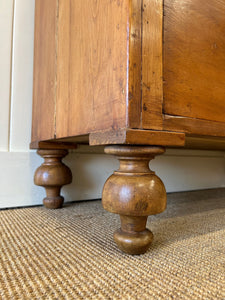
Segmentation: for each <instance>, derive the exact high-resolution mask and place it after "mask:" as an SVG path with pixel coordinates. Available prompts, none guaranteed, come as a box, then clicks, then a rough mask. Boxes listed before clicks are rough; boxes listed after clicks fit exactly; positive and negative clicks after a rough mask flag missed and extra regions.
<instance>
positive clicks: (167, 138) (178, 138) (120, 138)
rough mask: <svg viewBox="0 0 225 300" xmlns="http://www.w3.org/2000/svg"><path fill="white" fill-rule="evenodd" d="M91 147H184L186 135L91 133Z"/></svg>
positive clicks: (134, 131) (136, 131) (128, 131)
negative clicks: (120, 145)
mask: <svg viewBox="0 0 225 300" xmlns="http://www.w3.org/2000/svg"><path fill="white" fill-rule="evenodd" d="M89 143H90V145H92V146H94V145H108V144H131V145H158V146H177V147H179V146H184V144H185V135H184V134H183V133H179V132H169V131H156V130H137V129H135V130H134V129H121V130H118V131H113V130H111V131H101V132H95V133H91V134H90V136H89Z"/></svg>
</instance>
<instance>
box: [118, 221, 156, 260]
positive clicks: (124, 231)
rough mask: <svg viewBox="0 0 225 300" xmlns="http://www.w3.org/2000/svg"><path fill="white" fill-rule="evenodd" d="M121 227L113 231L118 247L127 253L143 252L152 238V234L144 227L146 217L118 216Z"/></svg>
mask: <svg viewBox="0 0 225 300" xmlns="http://www.w3.org/2000/svg"><path fill="white" fill-rule="evenodd" d="M120 219H121V228H120V229H118V230H117V231H116V232H115V233H114V241H115V242H116V244H117V246H118V248H119V249H120V250H121V251H123V252H125V253H128V254H142V253H145V252H146V251H147V250H148V248H149V246H150V245H151V243H152V240H153V234H152V232H151V231H150V230H148V229H147V228H146V222H147V217H128V216H120Z"/></svg>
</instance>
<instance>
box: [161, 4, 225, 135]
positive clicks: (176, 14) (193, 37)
mask: <svg viewBox="0 0 225 300" xmlns="http://www.w3.org/2000/svg"><path fill="white" fill-rule="evenodd" d="M224 16H225V1H221V0H210V1H208V0H207V1H206V0H182V1H177V0H165V1H164V80H165V84H164V112H165V113H166V114H169V115H174V116H175V115H177V116H182V117H190V118H198V119H205V120H210V121H217V122H225V80H224V79H225V18H224ZM193 121H194V120H193ZM193 129H194V126H193ZM193 133H194V132H193Z"/></svg>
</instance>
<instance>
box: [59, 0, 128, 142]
mask: <svg viewBox="0 0 225 300" xmlns="http://www.w3.org/2000/svg"><path fill="white" fill-rule="evenodd" d="M128 37H129V1H128V0H126V1H125V0H124V1H115V0H113V1H90V0H82V1H81V0H79V1H78V0H71V1H64V0H59V32H58V58H57V62H58V73H57V103H56V136H57V138H63V137H69V136H76V135H82V134H87V133H89V132H93V131H99V130H105V129H117V128H124V127H126V124H127V101H128V95H127V94H128V79H127V77H128V76H127V73H128V72H127V69H128V55H129V54H128V46H129V38H128Z"/></svg>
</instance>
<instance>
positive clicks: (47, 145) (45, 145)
mask: <svg viewBox="0 0 225 300" xmlns="http://www.w3.org/2000/svg"><path fill="white" fill-rule="evenodd" d="M76 148H77V145H76V144H74V143H67V142H64V143H63V142H59V141H52V142H43V141H40V142H32V143H30V149H48V150H51V149H52V150H54V149H55V150H58V149H76Z"/></svg>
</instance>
